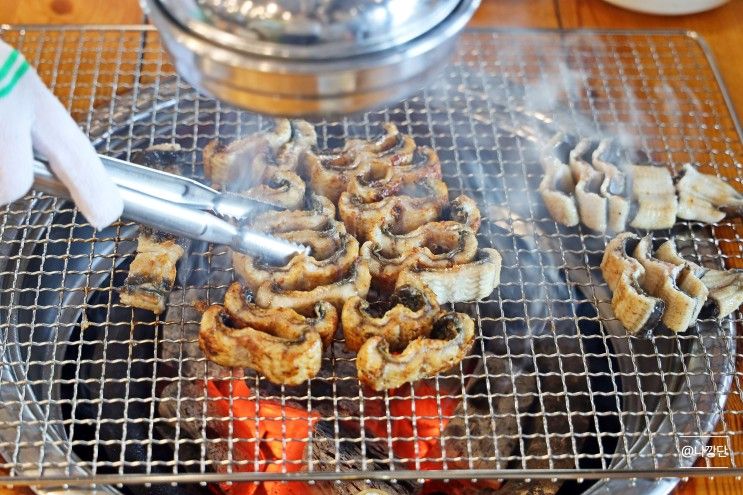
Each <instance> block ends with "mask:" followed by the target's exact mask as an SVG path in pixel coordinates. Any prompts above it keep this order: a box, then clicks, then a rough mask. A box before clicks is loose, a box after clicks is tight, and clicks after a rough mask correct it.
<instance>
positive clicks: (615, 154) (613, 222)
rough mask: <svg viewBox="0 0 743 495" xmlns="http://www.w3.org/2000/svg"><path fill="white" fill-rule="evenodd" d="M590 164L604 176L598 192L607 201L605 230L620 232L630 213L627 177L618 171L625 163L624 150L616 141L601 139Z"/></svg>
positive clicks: (625, 224) (624, 226)
mask: <svg viewBox="0 0 743 495" xmlns="http://www.w3.org/2000/svg"><path fill="white" fill-rule="evenodd" d="M592 163H593V167H594V168H595V169H596V170H598V171H599V172H601V173H602V174H603V176H604V180H603V182H602V183H601V186H600V187H599V192H600V194H601V195H602V196H604V197H605V198H607V201H608V207H609V214H608V218H607V228H608V230H609V231H610V232H622V231H623V230H624V229H625V228H626V226H627V220H628V218H629V213H630V201H629V199H628V198H627V195H628V193H629V186H628V184H627V177H626V175H625V174H624V172H623V171H622V170H621V169H620V166H623V165H624V164H625V163H626V158H624V150H623V149H622V148H621V146H620V145H619V143H618V142H616V140H614V139H602V140H601V141H600V142H599V145H598V147H597V148H596V150H595V151H594V152H593V156H592Z"/></svg>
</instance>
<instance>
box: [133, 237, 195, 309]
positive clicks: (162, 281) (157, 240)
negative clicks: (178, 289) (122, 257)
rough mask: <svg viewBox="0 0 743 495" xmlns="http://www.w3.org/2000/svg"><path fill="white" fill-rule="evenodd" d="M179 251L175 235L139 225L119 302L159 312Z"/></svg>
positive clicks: (167, 292)
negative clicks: (134, 249)
mask: <svg viewBox="0 0 743 495" xmlns="http://www.w3.org/2000/svg"><path fill="white" fill-rule="evenodd" d="M183 254H184V249H183V247H182V246H181V245H180V244H179V243H178V240H177V238H176V237H175V236H172V235H169V234H163V233H159V232H153V231H152V230H150V229H147V228H144V227H141V228H140V231H139V237H138V238H137V252H136V255H135V257H134V260H133V261H132V264H131V265H130V266H129V274H128V275H127V277H126V281H125V282H124V287H123V288H122V289H121V293H120V296H121V303H122V304H126V305H128V306H133V307H135V308H141V309H146V310H148V311H152V312H153V313H155V314H160V313H162V312H163V311H164V310H165V302H166V300H167V298H168V294H170V291H171V290H172V289H173V284H174V283H175V276H176V264H177V263H178V260H179V259H180V258H181V257H182V256H183Z"/></svg>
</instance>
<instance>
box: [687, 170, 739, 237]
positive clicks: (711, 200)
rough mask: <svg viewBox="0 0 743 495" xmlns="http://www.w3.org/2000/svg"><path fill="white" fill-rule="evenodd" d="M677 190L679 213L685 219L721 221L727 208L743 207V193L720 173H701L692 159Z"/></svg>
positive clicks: (708, 221) (737, 208) (710, 221)
mask: <svg viewBox="0 0 743 495" xmlns="http://www.w3.org/2000/svg"><path fill="white" fill-rule="evenodd" d="M676 192H677V193H678V197H679V205H678V217H679V218H683V219H685V220H697V221H700V222H705V223H717V222H719V221H720V220H722V219H723V218H725V215H726V212H725V211H724V210H726V209H732V210H736V211H738V212H740V211H743V194H741V193H739V192H738V191H736V190H735V189H734V188H733V186H731V185H730V184H728V183H727V182H725V181H723V180H722V179H720V178H718V177H714V176H712V175H707V174H700V173H699V172H697V170H696V169H695V168H694V167H693V166H692V165H691V164H690V163H687V164H686V165H684V169H683V171H682V173H681V176H680V178H679V180H678V181H677V182H676Z"/></svg>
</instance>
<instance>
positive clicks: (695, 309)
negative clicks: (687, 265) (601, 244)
mask: <svg viewBox="0 0 743 495" xmlns="http://www.w3.org/2000/svg"><path fill="white" fill-rule="evenodd" d="M633 254H634V257H635V259H636V260H637V261H639V262H640V264H641V265H642V267H643V268H644V269H645V275H644V276H643V277H642V278H641V279H640V285H641V286H642V288H643V289H644V290H645V291H646V292H647V293H648V294H650V295H651V296H654V297H658V298H660V299H662V300H663V302H664V303H665V310H664V311H663V317H662V318H661V321H662V322H663V324H664V325H665V326H666V327H668V328H669V329H671V330H673V331H674V332H684V331H686V329H687V328H689V327H690V326H692V325H694V323H695V322H696V316H697V315H699V311H700V310H701V309H702V305H703V304H704V298H701V299H700V298H698V297H692V296H691V295H690V294H688V293H686V292H685V291H684V290H683V289H681V288H680V287H679V281H678V280H679V277H680V275H681V272H682V270H683V268H684V266H683V265H677V264H674V263H669V262H665V261H662V260H660V259H658V258H655V257H653V238H652V236H649V235H648V236H645V237H643V238H642V239H641V240H640V242H638V243H637V246H636V247H635V250H634V253H633Z"/></svg>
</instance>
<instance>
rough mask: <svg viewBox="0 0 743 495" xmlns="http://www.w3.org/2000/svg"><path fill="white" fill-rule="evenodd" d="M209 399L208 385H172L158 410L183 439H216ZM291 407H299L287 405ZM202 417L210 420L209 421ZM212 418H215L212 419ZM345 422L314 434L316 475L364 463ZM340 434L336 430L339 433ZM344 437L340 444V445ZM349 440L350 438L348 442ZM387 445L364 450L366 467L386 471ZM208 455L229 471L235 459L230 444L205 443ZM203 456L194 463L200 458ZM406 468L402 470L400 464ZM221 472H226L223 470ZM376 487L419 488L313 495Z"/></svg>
mask: <svg viewBox="0 0 743 495" xmlns="http://www.w3.org/2000/svg"><path fill="white" fill-rule="evenodd" d="M205 396H206V391H205V390H204V387H203V384H200V383H196V382H193V381H187V380H183V381H180V382H174V383H170V384H169V385H167V386H166V387H165V388H164V389H163V390H162V392H161V394H160V400H159V402H158V412H159V413H160V415H161V416H162V417H165V418H172V419H174V420H176V421H177V423H178V426H179V431H180V433H181V435H182V436H185V437H190V438H192V439H194V440H199V439H203V438H205V437H208V438H211V439H213V440H214V439H215V435H216V432H217V431H219V430H220V428H221V426H223V425H222V424H221V421H220V420H216V419H214V418H215V417H218V416H219V413H218V412H217V411H213V410H211V409H212V408H211V407H210V405H209V402H206V403H205V402H204V400H203V397H205ZM286 405H287V406H296V404H289V403H286ZM198 418H205V419H204V421H201V420H198ZM210 418H211V419H210ZM346 428H347V424H346V423H340V424H338V425H336V424H335V422H333V421H330V420H326V421H322V420H321V421H320V422H318V423H317V425H316V427H315V429H314V431H313V433H312V442H311V444H309V445H308V446H307V447H306V448H305V456H306V458H308V459H311V463H312V465H313V469H315V470H317V471H332V470H335V469H336V467H337V466H341V467H343V466H345V467H349V468H359V467H360V466H359V463H360V459H362V458H363V456H362V452H361V444H360V442H354V441H352V440H351V439H353V438H357V437H358V432H357V431H353V429H351V430H347V429H346ZM336 430H337V431H336ZM175 431H176V430H175V424H173V422H171V423H170V434H171V435H172V436H174V435H175ZM337 438H340V439H341V440H340V441H337ZM344 439H346V440H344ZM385 445H386V442H369V443H368V444H367V445H366V447H365V455H366V459H367V464H366V466H367V469H369V470H374V471H377V470H385V469H388V466H389V461H388V459H389V456H388V453H387V449H386V447H385ZM204 446H205V447H204V448H205V453H206V457H207V458H208V459H209V461H210V463H211V464H212V466H221V467H224V466H226V465H227V464H228V462H229V460H230V459H231V457H230V452H229V443H228V442H226V441H217V440H214V441H208V442H204ZM198 459H199V456H198V454H197V455H196V456H195V457H194V459H193V460H198ZM396 467H397V468H401V467H402V466H396ZM220 469H221V468H220ZM368 488H377V489H380V490H384V491H385V492H387V493H390V494H398V493H399V494H409V493H414V492H415V484H414V483H413V482H408V481H403V480H401V481H399V482H397V483H391V482H388V481H371V482H368V483H367V482H366V481H364V480H354V481H348V482H344V483H342V484H335V483H317V484H316V485H314V486H313V487H312V489H311V491H309V492H308V493H313V494H326V493H327V494H346V493H347V494H349V495H350V494H356V493H358V492H359V491H361V490H363V489H368Z"/></svg>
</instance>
